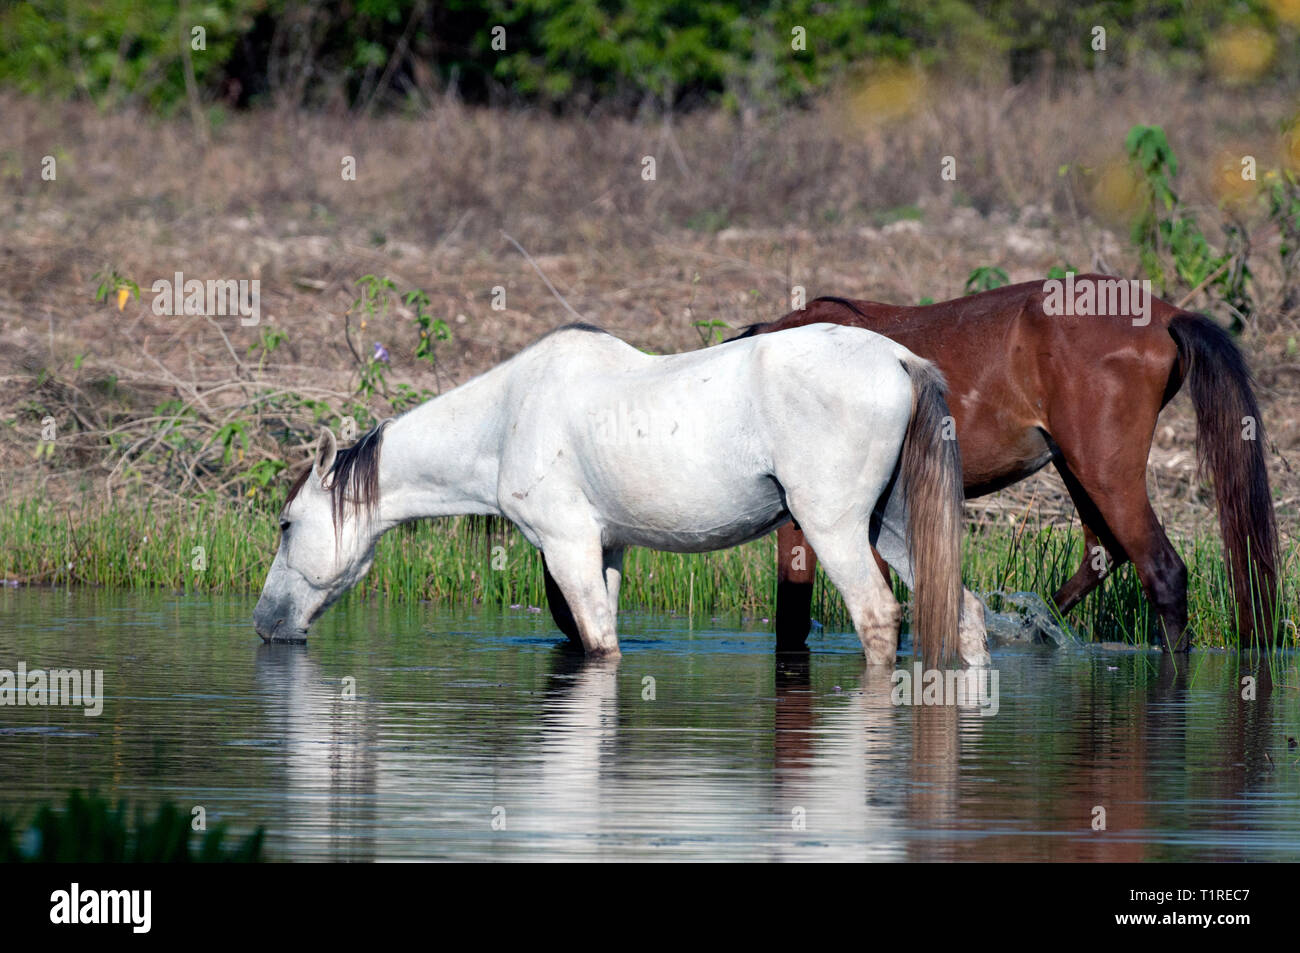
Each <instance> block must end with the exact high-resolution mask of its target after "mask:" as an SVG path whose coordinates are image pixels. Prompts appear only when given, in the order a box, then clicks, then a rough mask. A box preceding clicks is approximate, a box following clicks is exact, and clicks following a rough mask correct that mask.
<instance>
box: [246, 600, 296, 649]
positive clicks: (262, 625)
mask: <svg viewBox="0 0 1300 953" xmlns="http://www.w3.org/2000/svg"><path fill="white" fill-rule="evenodd" d="M290 616H291V612H290V610H289V606H287V605H283V604H281V605H272V606H268V605H265V604H264V602H263V601H262V600H259V601H258V603H257V608H256V609H254V610H253V628H254V629H256V630H257V634H258V635H260V636H261V637H262V641H263V642H294V643H299V644H301V643H304V642H306V641H307V633H306V632H303V631H300V630H299V629H298V628H296V627H295V626H294V625H293V624H292V623H291V622H290V621H289V619H290Z"/></svg>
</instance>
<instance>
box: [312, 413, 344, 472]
mask: <svg viewBox="0 0 1300 953" xmlns="http://www.w3.org/2000/svg"><path fill="white" fill-rule="evenodd" d="M338 452H339V443H338V441H337V440H335V439H334V432H333V431H332V430H330V429H329V427H321V429H320V439H319V440H318V441H316V462H315V463H313V464H312V470H313V471H314V472H315V474H316V479H317V480H319V481H320V483H321V486H324V485H325V477H327V476H328V475H329V472H330V470H331V469H332V468H333V466H334V458H335V457H336V456H338Z"/></svg>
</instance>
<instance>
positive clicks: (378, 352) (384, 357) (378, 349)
mask: <svg viewBox="0 0 1300 953" xmlns="http://www.w3.org/2000/svg"><path fill="white" fill-rule="evenodd" d="M374 359H375V360H376V361H383V362H384V363H385V364H387V363H388V348H386V347H384V346H383V345H382V344H380V343H379V342H378V341H376V342H375V357H374Z"/></svg>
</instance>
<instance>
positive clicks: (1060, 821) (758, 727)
mask: <svg viewBox="0 0 1300 953" xmlns="http://www.w3.org/2000/svg"><path fill="white" fill-rule="evenodd" d="M252 608H253V600H252V599H242V598H241V599H209V598H206V597H182V596H151V595H134V594H106V593H101V592H76V591H74V592H72V593H66V592H55V591H49V590H6V591H3V592H0V669H11V670H12V669H15V668H17V665H18V663H19V662H25V663H26V665H27V667H28V668H29V669H35V668H44V669H50V668H74V667H75V668H82V669H85V668H91V669H94V668H101V669H103V670H104V693H105V696H106V699H105V702H104V709H103V713H102V715H100V716H99V717H97V718H87V717H85V716H84V715H83V713H82V711H81V709H79V708H71V707H64V708H56V707H44V708H31V707H23V708H18V707H10V706H5V707H0V810H2V811H3V812H5V813H7V814H10V815H14V814H17V815H19V816H22V817H26V816H27V815H29V814H30V812H31V810H32V808H33V807H34V805H35V804H37V803H39V802H41V801H44V800H57V801H61V800H62V799H63V798H64V796H65V795H66V792H67V790H68V789H69V788H71V787H74V786H79V787H82V788H87V787H91V788H95V789H97V790H98V791H99V792H101V793H104V794H109V795H112V796H114V797H117V796H125V797H127V798H128V799H129V800H130V801H131V802H132V803H137V802H139V803H143V804H149V805H151V804H153V803H156V802H157V801H159V800H161V799H163V798H167V799H171V800H173V801H175V802H177V803H178V804H181V805H183V806H186V807H188V806H190V805H196V804H201V805H203V806H204V807H205V808H206V809H207V813H208V818H209V821H210V822H212V821H217V820H220V821H224V822H226V823H227V824H228V825H229V826H230V827H231V828H233V830H234V831H235V832H237V833H239V832H243V831H245V830H248V829H251V828H252V827H253V826H255V825H259V824H260V825H263V826H264V827H265V828H266V830H267V844H268V852H269V853H270V854H271V855H272V856H273V857H275V858H277V859H333V860H344V859H346V860H397V859H417V858H419V859H528V860H537V859H673V858H694V859H709V860H735V859H749V860H822V859H834V860H862V859H871V860H968V859H969V860H985V859H994V860H1201V859H1216V860H1296V859H1300V749H1295V748H1291V747H1289V743H1288V737H1291V738H1295V737H1296V736H1297V735H1300V717H1298V716H1300V691H1297V686H1298V685H1300V678H1297V673H1296V663H1295V660H1294V659H1293V658H1292V659H1287V660H1286V661H1285V663H1284V664H1283V665H1282V667H1280V668H1279V669H1278V670H1277V671H1276V673H1275V675H1273V676H1270V673H1269V671H1268V669H1267V668H1264V669H1262V670H1261V669H1257V668H1250V667H1247V666H1245V665H1244V664H1242V663H1239V661H1238V659H1237V657H1236V656H1235V655H1230V654H1225V653H1200V654H1197V655H1195V656H1193V657H1192V659H1191V662H1190V664H1187V663H1184V664H1183V665H1181V666H1179V667H1175V666H1174V665H1172V664H1171V663H1170V661H1169V660H1168V659H1166V658H1164V657H1162V656H1161V655H1159V654H1157V653H1151V652H1104V651H1100V650H1095V649H1068V650H1059V651H1056V650H1049V649H1042V648H1005V649H1000V650H995V651H994V666H995V668H996V670H997V673H998V689H999V692H998V710H997V713H996V714H995V715H993V716H991V717H989V716H985V715H982V714H981V713H980V710H979V708H978V707H968V708H954V707H933V706H930V707H927V706H919V707H909V706H897V705H895V704H893V703H892V701H891V689H892V688H893V686H892V685H891V683H890V679H889V673H888V672H886V673H883V674H877V673H874V672H870V671H868V670H867V669H866V667H865V666H864V663H863V661H862V658H861V656H860V654H859V649H858V646H857V642H856V639H855V638H854V637H853V636H851V635H846V634H832V633H823V634H819V635H817V636H815V637H814V639H813V641H812V651H811V653H810V654H809V655H807V656H806V657H803V658H798V657H796V658H793V659H788V660H781V661H778V659H777V658H776V657H775V656H774V654H773V652H772V636H771V635H770V634H769V633H767V632H765V631H744V630H742V629H739V628H728V627H727V625H726V624H725V623H724V622H712V623H710V624H709V626H708V627H706V628H700V627H699V626H698V624H697V627H696V628H695V629H694V630H692V629H691V628H689V627H688V626H687V625H686V624H685V623H684V622H682V621H680V620H677V619H674V618H671V617H652V616H638V615H635V614H631V615H625V616H623V617H622V618H621V620H620V622H621V634H622V638H623V649H624V655H623V658H622V660H621V662H620V663H618V664H616V665H615V664H609V663H603V664H600V663H584V662H583V661H582V660H581V659H580V658H574V657H572V656H571V655H570V654H568V653H566V652H564V651H563V650H561V649H560V648H559V646H558V641H559V637H558V634H557V633H556V632H555V630H554V629H552V628H551V626H550V622H549V619H548V618H547V617H546V616H545V615H544V614H541V613H536V612H529V611H527V610H516V611H507V612H487V611H484V612H474V613H470V614H448V613H445V612H439V611H435V610H432V609H430V608H429V607H427V606H385V605H383V604H375V603H366V602H362V601H360V600H357V601H353V602H351V603H350V604H348V605H344V606H339V607H336V608H335V609H333V610H331V611H330V612H329V613H328V614H327V615H326V616H325V618H324V619H322V620H321V622H320V623H319V624H318V630H317V631H316V632H315V633H314V636H313V639H312V642H311V644H309V645H307V646H264V645H262V644H261V643H260V641H259V640H258V639H257V637H256V636H255V635H254V634H253V631H252V627H251V624H250V621H249V619H250V617H251V613H252ZM903 662H907V664H910V660H900V664H902V663H903ZM1243 676H1253V677H1255V678H1256V682H1255V687H1256V691H1255V697H1254V698H1253V699H1242V697H1241V695H1242V687H1241V678H1242V677H1243ZM351 680H355V681H351ZM1247 684H1248V687H1249V683H1247ZM353 686H355V698H352V699H349V698H347V697H345V696H346V695H347V693H348V691H349V690H350V689H351V688H352V687H353ZM1247 694H1249V692H1247ZM1098 808H1104V811H1105V830H1094V829H1093V825H1094V823H1095V821H1094V818H1096V817H1099V816H1100V815H1099V814H1098V811H1097V809H1098Z"/></svg>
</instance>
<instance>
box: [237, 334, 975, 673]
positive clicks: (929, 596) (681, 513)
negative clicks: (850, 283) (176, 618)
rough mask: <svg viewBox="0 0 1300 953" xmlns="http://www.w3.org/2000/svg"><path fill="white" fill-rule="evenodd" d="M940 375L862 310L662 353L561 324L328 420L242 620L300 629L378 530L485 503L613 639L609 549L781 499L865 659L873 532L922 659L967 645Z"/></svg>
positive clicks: (616, 551)
mask: <svg viewBox="0 0 1300 953" xmlns="http://www.w3.org/2000/svg"><path fill="white" fill-rule="evenodd" d="M944 391H945V385H944V382H943V378H942V376H941V375H940V373H939V371H938V370H937V369H936V368H935V367H934V366H933V365H932V364H930V363H929V362H928V361H924V360H922V359H921V358H919V357H917V356H916V355H914V354H912V352H910V351H908V350H907V349H906V348H904V347H902V346H901V345H899V344H895V343H894V342H893V341H890V340H889V339H888V338H884V337H881V336H880V335H878V334H875V333H874V332H871V331H867V330H864V329H861V328H852V327H842V326H839V325H831V324H813V325H808V326H805V327H802V328H797V329H793V330H789V331H781V332H779V333H776V334H765V335H760V336H757V337H752V338H743V339H740V340H736V341H732V342H728V343H726V344H721V345H718V346H717V347H712V348H708V349H706V350H701V351H693V352H688V353H685V354H676V355H670V356H652V355H649V354H645V353H643V352H641V351H639V350H637V349H636V348H634V347H632V346H630V345H628V344H626V343H624V342H623V341H620V340H619V339H618V338H615V337H613V336H612V335H610V334H607V333H605V332H604V331H602V330H600V329H599V328H595V327H591V326H589V325H570V326H567V327H563V328H559V329H557V330H555V331H552V332H551V333H550V334H547V335H546V336H544V337H543V338H541V339H540V340H539V341H537V342H535V343H534V344H532V345H531V346H530V347H528V348H525V349H524V350H523V351H521V352H520V353H519V354H517V355H515V356H514V357H513V358H511V359H510V360H508V361H505V362H504V363H502V364H500V365H498V366H497V367H495V368H493V369H492V370H490V371H488V372H486V373H484V374H482V375H480V376H479V377H476V378H474V379H473V380H470V381H469V382H467V383H466V384H463V385H462V386H460V387H457V388H455V389H454V390H451V391H449V392H448V393H446V394H444V395H442V396H440V397H436V398H434V399H432V400H430V401H428V402H426V403H424V404H422V405H421V406H419V407H416V408H415V409H413V410H411V411H409V412H407V413H406V414H403V415H402V416H401V417H398V418H396V419H394V420H389V421H386V422H384V423H383V424H380V425H379V426H378V427H376V428H375V429H374V430H372V431H370V432H369V433H368V434H366V435H365V436H364V437H362V438H361V440H360V441H358V442H357V444H356V445H355V446H353V447H350V448H348V449H346V450H341V451H340V450H338V448H337V443H336V442H335V439H334V435H333V434H332V433H331V432H330V431H328V430H325V431H323V432H322V434H321V439H320V441H319V444H318V446H317V450H316V458H315V462H314V465H313V466H312V468H311V469H310V471H307V472H306V473H305V474H304V478H303V479H301V480H300V481H299V483H298V484H297V485H296V486H295V487H294V489H293V491H291V493H290V496H289V500H288V502H287V503H286V504H285V507H284V510H283V512H282V513H281V516H280V528H281V530H282V536H281V541H280V548H279V551H278V552H277V553H276V556H275V561H274V562H273V563H272V565H271V570H270V573H269V574H268V575H267V577H266V584H265V586H264V587H263V589H262V596H261V598H260V599H259V600H258V603H257V609H256V611H255V613H254V617H253V618H254V623H255V625H256V628H257V631H258V633H259V634H260V635H261V636H262V638H263V639H266V640H268V641H291V642H301V641H305V639H306V636H307V629H308V627H309V626H310V625H311V623H312V622H314V621H315V620H316V618H317V617H318V616H320V614H321V613H322V612H324V611H325V609H326V608H328V607H329V606H330V605H331V604H332V603H333V602H334V601H335V600H337V599H338V598H339V597H340V596H342V595H343V593H345V592H346V591H347V590H348V589H350V588H351V587H352V586H354V585H355V584H356V583H357V581H358V580H360V579H361V577H362V576H364V575H365V573H366V571H367V570H368V569H369V568H370V564H371V562H372V561H373V559H374V549H375V543H376V541H377V540H378V538H379V537H380V535H382V534H383V533H385V532H387V531H388V530H390V529H392V528H393V527H395V526H397V525H399V524H401V523H405V522H409V521H411V520H418V519H424V518H427V517H435V516H451V515H456V514H471V513H480V514H493V515H499V516H504V517H506V518H508V519H509V520H511V521H512V522H514V523H515V525H516V526H518V527H519V530H520V531H521V532H522V533H523V535H524V537H525V538H526V539H527V540H528V541H529V542H530V543H532V544H533V545H534V546H536V547H538V548H539V549H540V550H541V551H542V553H543V555H544V557H545V561H546V566H547V568H548V569H549V571H550V573H551V575H552V576H553V577H554V580H555V583H556V584H557V585H558V588H559V590H560V593H562V595H563V597H564V600H565V601H566V602H567V604H568V608H569V610H570V611H571V612H572V614H573V619H574V622H575V624H576V628H577V631H578V636H579V638H580V639H581V642H582V644H583V647H584V648H585V649H586V651H587V652H588V653H590V654H605V655H617V654H618V652H619V647H618V636H617V634H616V632H615V624H614V623H615V617H616V615H617V612H618V590H619V580H620V576H621V571H622V563H623V550H624V549H625V548H626V547H628V546H646V547H649V548H652V549H662V550H669V551H672V552H705V551H710V550H715V549H724V548H726V547H728V546H735V545H737V544H739V543H744V542H747V541H749V540H752V539H755V538H757V537H760V536H763V535H764V534H766V533H769V532H771V531H772V530H773V529H775V528H776V527H777V526H779V525H780V524H782V523H784V522H785V521H786V520H788V519H792V518H793V519H794V520H796V521H797V522H798V524H799V525H800V527H801V528H802V529H803V531H804V533H805V534H806V535H807V537H808V541H809V542H810V543H811V544H812V546H813V547H815V549H816V552H817V554H818V555H819V556H820V557H821V560H822V566H823V567H824V569H825V571H826V573H827V574H828V575H829V577H830V579H831V580H832V582H834V584H835V586H836V587H837V588H838V589H839V591H840V593H841V594H842V595H843V596H844V601H845V604H846V605H847V607H848V610H849V613H850V615H851V616H852V618H853V624H854V626H855V628H856V630H857V634H858V637H859V638H860V640H861V642H862V647H863V650H864V652H865V653H866V657H867V659H868V661H870V662H872V663H875V664H892V663H893V662H894V659H895V657H896V654H897V649H898V634H899V625H900V620H901V610H900V608H899V606H898V604H897V602H896V601H895V600H894V597H893V593H892V591H891V589H890V587H889V585H888V584H887V583H886V581H885V579H884V578H883V577H882V574H881V573H880V571H879V569H878V568H877V566H876V563H875V561H874V559H873V557H872V554H871V545H872V544H874V545H875V547H876V550H877V551H878V552H879V553H880V554H881V556H882V557H883V558H884V559H885V560H886V562H888V563H889V565H890V566H892V567H893V568H894V569H895V570H896V571H897V572H898V574H899V577H900V578H901V579H902V580H903V581H904V583H905V584H906V585H907V586H908V587H909V588H911V589H912V590H913V593H914V597H915V601H914V612H913V619H914V631H915V632H916V639H915V642H916V644H917V645H918V646H920V647H921V648H922V649H923V652H924V655H925V657H926V660H927V662H930V663H933V664H934V665H940V664H946V662H947V661H948V660H949V659H950V658H951V656H952V655H953V652H954V649H955V648H958V647H959V648H960V653H961V656H962V658H963V659H964V660H965V661H966V662H967V663H968V664H972V665H974V664H984V663H985V662H986V661H987V659H988V653H987V650H986V648H985V633H984V621H983V613H982V609H980V607H979V605H978V603H977V602H974V600H973V599H972V598H971V597H970V596H969V595H968V596H967V599H966V605H965V607H963V606H962V587H961V564H960V556H961V551H960V532H961V520H962V481H961V465H960V459H959V456H958V450H957V442H956V440H955V439H944V434H943V433H942V430H943V423H944V418H946V417H947V416H948V408H947V405H946V404H945V403H944ZM949 429H950V428H949ZM381 447H382V453H381V452H380V451H381ZM972 603H973V605H972ZM972 610H975V611H972ZM959 620H960V623H959ZM954 643H960V644H959V646H957V645H954Z"/></svg>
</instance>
